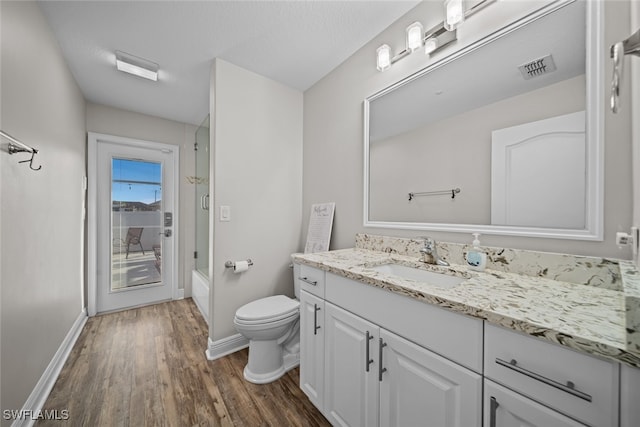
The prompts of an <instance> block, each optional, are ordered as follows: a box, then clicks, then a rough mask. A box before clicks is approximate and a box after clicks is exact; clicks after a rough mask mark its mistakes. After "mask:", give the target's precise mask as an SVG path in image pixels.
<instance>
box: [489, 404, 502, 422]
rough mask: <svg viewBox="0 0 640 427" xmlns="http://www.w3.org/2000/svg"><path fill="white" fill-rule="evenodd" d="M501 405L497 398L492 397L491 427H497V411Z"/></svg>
mask: <svg viewBox="0 0 640 427" xmlns="http://www.w3.org/2000/svg"><path fill="white" fill-rule="evenodd" d="M498 406H500V404H499V403H498V401H497V400H496V398H495V397H493V396H491V404H490V406H489V427H496V411H497V410H498Z"/></svg>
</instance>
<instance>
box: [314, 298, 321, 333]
mask: <svg viewBox="0 0 640 427" xmlns="http://www.w3.org/2000/svg"><path fill="white" fill-rule="evenodd" d="M319 311H320V307H318V304H313V335H318V329H320V326H319V325H318V312H319Z"/></svg>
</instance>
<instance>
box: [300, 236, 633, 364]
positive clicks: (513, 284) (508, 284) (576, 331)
mask: <svg viewBox="0 0 640 427" xmlns="http://www.w3.org/2000/svg"><path fill="white" fill-rule="evenodd" d="M294 261H295V262H297V263H300V264H305V265H309V266H312V267H316V268H320V269H322V270H325V271H328V272H331V273H334V274H338V275H341V276H344V277H347V278H350V279H354V280H357V281H360V282H364V283H366V284H369V285H372V286H376V287H379V288H383V289H386V290H389V291H391V292H396V293H398V294H402V295H406V296H409V297H412V298H416V299H418V300H421V301H423V302H425V303H429V304H434V305H437V306H440V307H443V308H447V309H449V310H452V311H455V312H458V313H462V314H466V315H469V316H473V317H476V318H480V319H484V320H486V321H488V322H490V323H493V324H496V325H500V326H504V327H507V328H510V329H513V330H516V331H520V332H524V333H526V334H529V335H532V336H535V337H538V338H542V339H545V340H548V341H552V342H555V343H558V344H561V345H564V346H566V347H570V348H573V349H575V350H579V351H582V352H586V353H589V354H592V355H595V356H600V357H604V358H608V359H612V360H616V361H619V362H623V363H626V364H628V365H631V366H634V367H639V368H640V351H639V349H638V346H637V345H632V344H631V343H629V342H628V340H629V338H628V335H629V334H630V333H631V332H635V331H630V330H628V327H627V325H628V319H627V311H628V310H629V308H628V304H629V300H627V297H635V296H637V295H627V292H625V291H624V288H623V290H622V291H620V290H611V289H606V288H601V287H596V286H587V285H583V284H577V283H569V282H563V281H558V280H553V279H549V278H546V277H536V276H527V275H523V274H517V273H511V272H504V271H497V270H490V269H487V270H485V271H483V272H476V271H470V270H468V269H467V267H466V266H463V265H456V264H452V265H451V266H449V267H440V266H435V265H431V264H425V263H422V262H420V261H419V260H418V259H417V258H416V257H412V256H406V255H401V254H396V253H385V252H381V251H375V250H369V249H360V248H356V249H341V250H336V251H329V252H321V253H314V254H304V255H302V254H298V255H294ZM387 263H395V264H401V265H406V266H410V267H417V268H422V269H426V270H431V271H435V272H444V273H447V274H450V275H454V276H458V277H462V278H464V279H465V280H464V281H463V282H462V283H460V284H459V285H457V286H455V287H453V288H449V289H446V288H441V287H438V286H434V285H430V284H429V283H425V282H419V281H415V280H408V279H403V278H400V277H398V276H391V275H386V274H382V273H379V272H376V271H375V270H372V269H371V267H375V266H377V265H382V264H387ZM620 269H621V271H623V273H624V270H625V266H624V265H621V266H620ZM627 270H629V269H628V268H627ZM634 271H635V270H634ZM624 277H625V276H624V275H623V280H624ZM627 280H629V281H631V282H635V281H636V280H635V278H634V277H633V276H632V275H631V278H630V279H627ZM631 285H633V286H632V289H634V290H637V289H640V288H638V287H636V285H637V283H631ZM633 301H635V300H633ZM634 305H635V304H634ZM638 311H640V310H638ZM634 313H635V310H634Z"/></svg>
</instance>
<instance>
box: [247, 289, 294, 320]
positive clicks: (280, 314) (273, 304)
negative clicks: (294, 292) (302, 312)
mask: <svg viewBox="0 0 640 427" xmlns="http://www.w3.org/2000/svg"><path fill="white" fill-rule="evenodd" d="M299 307H300V303H299V302H298V301H297V300H295V299H291V298H289V297H287V296H285V295H275V296H271V297H266V298H261V299H259V300H256V301H253V302H250V303H248V304H245V305H243V306H242V307H240V308H239V309H238V310H237V311H236V316H235V317H236V319H235V320H236V321H237V322H238V323H243V324H247V325H250V324H261V323H271V322H275V321H278V320H281V319H286V318H288V317H292V316H295V315H297V314H298V309H299Z"/></svg>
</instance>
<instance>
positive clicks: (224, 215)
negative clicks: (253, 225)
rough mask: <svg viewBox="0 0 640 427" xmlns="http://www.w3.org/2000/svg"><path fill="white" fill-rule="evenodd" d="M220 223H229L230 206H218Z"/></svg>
mask: <svg viewBox="0 0 640 427" xmlns="http://www.w3.org/2000/svg"><path fill="white" fill-rule="evenodd" d="M220 221H231V206H220Z"/></svg>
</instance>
